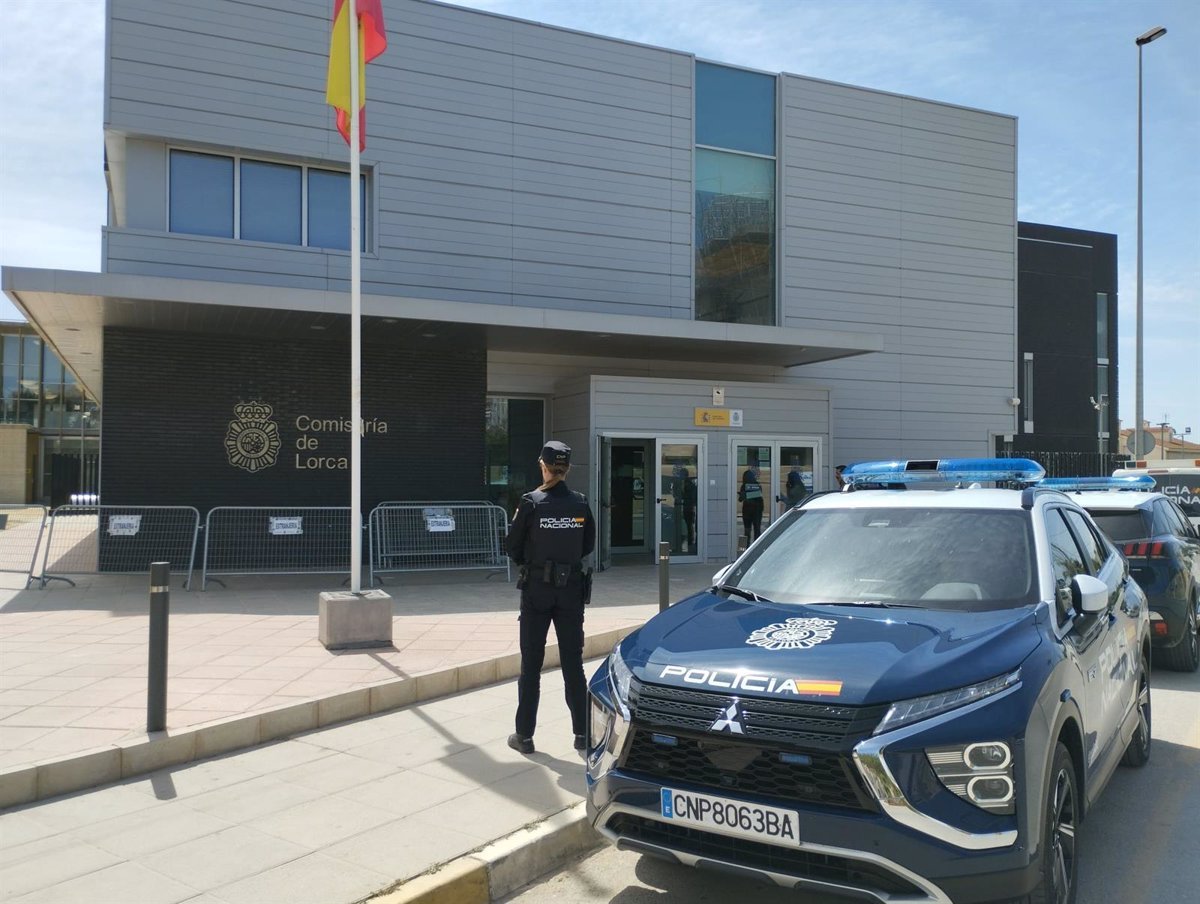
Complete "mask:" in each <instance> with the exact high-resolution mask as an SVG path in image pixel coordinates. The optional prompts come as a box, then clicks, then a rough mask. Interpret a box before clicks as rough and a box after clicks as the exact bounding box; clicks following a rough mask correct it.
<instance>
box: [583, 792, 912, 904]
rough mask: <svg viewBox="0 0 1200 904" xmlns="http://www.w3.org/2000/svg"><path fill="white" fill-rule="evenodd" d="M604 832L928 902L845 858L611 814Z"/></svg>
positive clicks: (885, 873)
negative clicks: (609, 831) (909, 896)
mask: <svg viewBox="0 0 1200 904" xmlns="http://www.w3.org/2000/svg"><path fill="white" fill-rule="evenodd" d="M606 828H607V829H610V830H611V831H613V832H615V833H616V834H617V835H618V836H620V837H622V838H627V839H629V840H630V841H634V842H638V841H641V842H644V843H646V844H654V845H658V846H660V847H665V848H669V849H670V850H674V851H680V852H683V853H687V854H692V855H694V856H697V857H705V858H710V859H713V860H720V861H723V862H725V863H734V864H737V865H739V866H748V867H751V868H754V869H762V870H769V871H771V872H773V873H779V874H782V875H786V876H796V877H800V878H804V879H811V880H813V881H816V882H829V883H836V884H838V885H843V886H849V887H851V888H858V889H863V890H865V891H873V892H879V893H882V894H886V895H911V896H913V898H914V899H915V900H927V899H928V894H927V893H926V892H924V891H923V890H922V889H921V888H918V887H917V886H916V885H914V884H913V883H912V882H909V881H908V880H907V879H905V878H904V877H903V876H900V875H898V874H896V873H894V872H892V871H891V870H889V869H887V868H886V867H883V866H877V865H875V864H873V863H868V862H866V861H862V860H855V859H853V858H850V857H838V856H835V855H833V854H817V853H813V852H811V851H805V850H797V849H795V848H788V847H780V846H777V845H773V844H763V843H761V842H758V841H747V840H745V839H741V838H733V837H730V836H726V835H717V834H715V833H712V832H706V831H704V830H703V829H696V828H691V827H689V826H682V825H672V824H669V823H663V822H659V821H657V820H654V819H646V818H645V817H642V816H635V815H633V814H629V813H619V814H617V815H616V816H614V817H613V818H612V819H610V820H609V821H608V824H607V825H606Z"/></svg>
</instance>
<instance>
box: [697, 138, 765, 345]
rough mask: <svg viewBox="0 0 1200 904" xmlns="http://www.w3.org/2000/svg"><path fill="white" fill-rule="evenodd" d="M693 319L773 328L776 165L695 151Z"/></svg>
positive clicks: (757, 158) (719, 153) (718, 153)
mask: <svg viewBox="0 0 1200 904" xmlns="http://www.w3.org/2000/svg"><path fill="white" fill-rule="evenodd" d="M696 319H698V320H716V321H720V322H722V323H757V324H766V325H768V326H771V325H774V323H775V161H774V160H767V159H764V158H761V157H746V156H743V155H741V154H725V153H722V152H720V151H708V150H703V149H699V148H698V149H697V150H696Z"/></svg>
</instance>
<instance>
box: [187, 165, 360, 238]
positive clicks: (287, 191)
mask: <svg viewBox="0 0 1200 904" xmlns="http://www.w3.org/2000/svg"><path fill="white" fill-rule="evenodd" d="M170 164H171V167H170V168H171V172H170V202H169V206H170V226H169V228H170V231H171V232H181V233H187V234H189V235H211V236H217V237H220V238H233V239H243V240H245V241H253V242H272V243H275V244H281V245H308V246H311V247H317V248H336V249H341V250H343V251H344V250H347V249H348V248H349V247H350V198H349V195H348V193H347V186H348V185H349V180H350V176H349V174H348V173H341V172H337V171H335V170H328V169H318V168H316V167H309V166H303V165H299V164H284V163H272V162H270V161H265V160H251V159H248V158H241V157H229V156H222V155H219V154H201V153H196V152H193V151H179V150H172V151H171V157H170ZM235 164H236V166H235ZM366 186H367V180H366V176H365V175H360V176H359V201H360V220H359V235H360V238H361V244H360V248H361V249H362V250H364V251H365V250H366V248H367V221H368V217H367V188H366Z"/></svg>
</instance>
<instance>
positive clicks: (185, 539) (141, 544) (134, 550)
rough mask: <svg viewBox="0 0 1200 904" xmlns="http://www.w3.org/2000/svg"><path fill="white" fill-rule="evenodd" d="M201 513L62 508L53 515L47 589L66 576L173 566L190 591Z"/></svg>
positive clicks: (45, 561)
mask: <svg viewBox="0 0 1200 904" xmlns="http://www.w3.org/2000/svg"><path fill="white" fill-rule="evenodd" d="M199 530H200V513H199V512H198V511H197V510H196V509H194V508H192V507H191V506H185V505H178V506H174V505H60V506H59V507H58V508H56V509H54V510H53V511H52V512H50V518H49V528H48V529H47V531H46V543H45V548H44V552H43V555H42V569H41V574H39V575H37V580H39V581H41V584H42V586H43V587H45V586H46V584H47V582H49V581H66V582H67V583H68V584H71V585H72V586H74V584H75V582H74V581H72V580H70V579H69V578H67V577H64V575H68V574H140V573H142V572H147V573H148V572H149V571H150V563H151V562H170V563H171V571H172V572H173V573H175V574H183V575H184V584H183V586H184V587H185V588H187V589H191V585H192V566H193V565H194V564H195V559H196V536H197V534H198V532H199Z"/></svg>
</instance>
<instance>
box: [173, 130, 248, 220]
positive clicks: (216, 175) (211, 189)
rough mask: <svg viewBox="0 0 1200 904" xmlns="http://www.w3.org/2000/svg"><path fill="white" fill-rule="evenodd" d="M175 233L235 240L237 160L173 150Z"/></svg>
mask: <svg viewBox="0 0 1200 904" xmlns="http://www.w3.org/2000/svg"><path fill="white" fill-rule="evenodd" d="M170 188H171V226H170V229H171V232H186V233H190V234H191V235H215V236H221V237H223V238H233V158H232V157H218V156H216V155H214V154H193V153H191V152H189V151H171V185H170Z"/></svg>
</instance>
